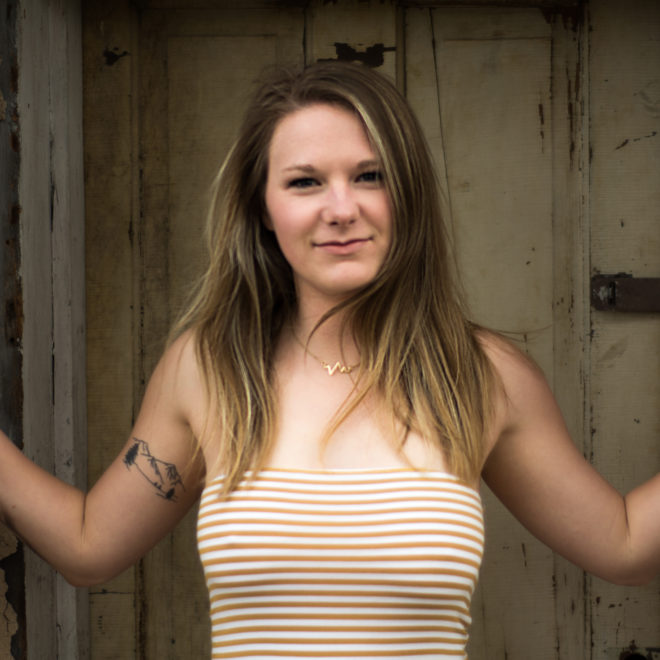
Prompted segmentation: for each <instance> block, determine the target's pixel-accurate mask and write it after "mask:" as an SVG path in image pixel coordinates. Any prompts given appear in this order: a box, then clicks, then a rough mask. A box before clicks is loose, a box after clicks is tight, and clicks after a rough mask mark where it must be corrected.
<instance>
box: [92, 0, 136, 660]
mask: <svg viewBox="0 0 660 660" xmlns="http://www.w3.org/2000/svg"><path fill="white" fill-rule="evenodd" d="M83 10H84V11H83V45H84V100H85V115H84V135H85V205H86V236H85V239H86V241H85V242H86V281H87V374H88V378H87V381H88V388H87V401H88V437H89V483H90V486H91V485H92V484H93V483H94V482H95V481H96V480H97V479H98V478H99V476H100V475H101V474H102V472H103V470H104V469H105V468H106V467H107V466H108V464H109V463H110V462H111V461H112V460H113V459H114V458H115V457H116V455H117V453H118V452H119V451H120V449H121V447H122V446H123V444H124V443H125V442H126V440H127V436H128V434H129V432H130V429H131V426H132V419H133V414H134V405H135V404H134V398H135V397H134V386H133V376H134V369H135V366H134V356H133V351H132V350H131V346H132V333H133V331H134V326H133V317H134V315H133V306H134V303H135V297H134V294H133V276H132V265H133V247H132V242H133V238H134V229H133V226H134V220H135V216H136V213H135V210H134V203H133V196H134V190H136V189H137V186H138V185H139V179H138V170H137V163H136V159H137V148H136V146H135V144H134V142H133V139H132V130H133V125H134V124H133V122H134V119H135V117H136V113H135V112H134V109H133V102H132V98H133V97H132V91H133V88H132V85H133V76H134V75H135V73H134V67H135V66H136V63H135V59H136V55H137V53H136V50H135V43H134V36H133V30H134V25H133V20H134V14H133V12H132V10H131V9H129V3H128V2H113V3H109V4H105V3H84V7H83ZM124 53H126V54H124ZM134 573H135V571H134V570H133V569H131V570H129V571H126V572H125V573H124V574H123V575H122V576H120V577H118V578H116V579H115V580H112V581H111V582H109V583H108V584H105V585H102V586H100V587H95V588H93V589H91V590H90V618H91V622H92V626H91V642H90V655H91V657H92V658H94V660H106V659H107V660H111V659H114V658H132V657H135V653H136V631H137V627H136V617H135V598H136V591H135V575H134Z"/></svg>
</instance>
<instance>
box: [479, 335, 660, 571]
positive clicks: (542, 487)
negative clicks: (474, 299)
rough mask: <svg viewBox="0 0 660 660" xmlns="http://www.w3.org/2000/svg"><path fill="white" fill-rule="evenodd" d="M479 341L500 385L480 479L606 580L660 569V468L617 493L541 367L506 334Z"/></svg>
mask: <svg viewBox="0 0 660 660" xmlns="http://www.w3.org/2000/svg"><path fill="white" fill-rule="evenodd" d="M484 345H485V348H486V351H487V353H488V354H489V356H490V358H491V360H492V362H493V364H494V365H495V368H496V371H497V372H498V373H499V376H500V379H501V382H502V386H503V391H502V395H501V396H500V398H499V404H498V413H497V428H498V431H497V437H496V439H495V441H494V443H493V446H492V448H491V449H490V452H489V454H488V457H487V460H486V463H485V466H484V470H483V477H484V480H485V482H486V483H487V484H488V486H489V487H490V488H491V489H492V490H493V492H494V493H495V495H497V497H498V498H499V499H500V500H501V501H502V502H503V503H504V504H505V506H506V507H507V508H508V509H509V510H510V511H511V512H512V513H513V514H514V515H515V516H516V517H517V518H518V519H519V520H520V521H521V522H522V523H523V524H524V525H525V526H526V527H527V528H528V529H529V530H530V531H531V532H532V533H533V534H534V535H535V536H537V537H538V538H539V539H541V540H542V541H543V542H544V543H546V544H547V545H548V546H549V547H551V548H552V549H553V550H555V551H556V552H558V553H559V554H561V555H563V556H564V557H566V558H567V559H569V560H570V561H572V562H574V563H575V564H577V565H579V566H581V567H582V568H584V569H585V570H587V571H589V572H590V573H593V574H594V575H597V576H598V577H601V578H603V579H606V580H609V581H611V582H616V583H619V584H643V583H645V582H647V581H649V580H650V579H651V578H653V577H654V576H655V575H656V574H658V573H659V572H660V474H657V475H656V476H655V477H653V478H652V479H650V480H649V481H647V482H646V483H644V484H642V485H640V486H638V487H637V488H635V489H634V490H632V491H631V492H630V493H628V494H627V495H625V496H622V495H621V494H620V493H619V492H617V491H616V490H615V489H614V488H613V487H612V486H611V485H610V484H609V483H607V481H605V479H603V477H601V476H600V475H599V474H598V472H596V470H594V468H593V467H592V466H591V465H590V464H589V463H588V462H587V461H586V460H585V459H584V457H583V456H582V454H581V453H580V452H579V451H578V450H577V448H576V447H575V445H574V444H573V442H572V440H571V438H570V437H569V434H568V430H567V428H566V425H565V423H564V420H563V418H562V415H561V412H560V411H559V407H558V405H557V403H556V401H555V399H554V396H553V395H552V392H551V391H550V388H549V386H548V384H547V382H546V380H545V378H544V377H543V374H542V373H541V371H540V369H538V367H536V366H535V365H534V364H532V362H531V361H530V360H528V359H527V358H526V357H525V356H523V355H522V354H521V353H519V352H518V351H517V350H516V349H514V348H512V347H511V346H509V345H508V344H506V343H505V342H504V341H501V340H496V339H494V340H492V341H491V340H487V341H486V342H484ZM622 441H623V439H622Z"/></svg>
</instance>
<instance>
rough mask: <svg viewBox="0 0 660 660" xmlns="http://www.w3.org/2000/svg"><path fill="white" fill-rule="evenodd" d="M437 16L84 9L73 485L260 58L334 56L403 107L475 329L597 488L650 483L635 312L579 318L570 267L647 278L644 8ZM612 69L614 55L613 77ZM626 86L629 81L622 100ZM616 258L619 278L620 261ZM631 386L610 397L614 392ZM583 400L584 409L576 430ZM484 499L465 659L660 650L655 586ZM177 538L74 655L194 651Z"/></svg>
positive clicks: (105, 602)
mask: <svg viewBox="0 0 660 660" xmlns="http://www.w3.org/2000/svg"><path fill="white" fill-rule="evenodd" d="M445 4H447V3H443V2H414V3H413V2H410V3H405V2H398V3H397V2H393V1H392V2H382V1H380V0H371V1H359V0H338V1H336V2H332V3H327V2H323V1H322V0H316V1H314V2H309V3H307V2H244V3H241V4H240V7H239V8H237V7H236V5H237V3H231V2H222V1H221V0H215V1H214V0H205V1H200V2H197V3H195V8H194V9H192V8H187V7H189V5H190V3H186V2H184V1H183V0H180V1H179V2H177V0H167V1H166V0H159V1H157V0H149V1H143V2H141V3H139V5H140V9H137V8H135V6H134V5H132V4H130V3H128V2H116V3H111V4H109V3H108V4H106V3H87V5H86V9H85V12H86V15H85V28H84V38H85V40H84V43H85V100H86V105H85V138H86V172H87V174H86V179H87V182H86V204H87V234H88V236H87V264H88V266H87V285H88V365H89V378H88V381H89V386H88V387H89V420H90V479H92V480H94V479H95V478H97V477H98V475H99V473H100V471H101V470H102V469H103V467H104V466H105V465H107V463H108V462H109V461H110V460H112V458H114V456H115V455H116V452H117V451H118V450H119V448H120V447H121V445H122V444H123V442H124V440H125V438H126V434H127V433H128V432H129V429H130V426H131V421H132V418H133V416H134V414H135V411H136V409H137V406H138V405H139V400H140V396H141V393H142V389H143V386H144V384H145V381H146V379H147V378H148V375H149V372H150V370H151V369H152V367H153V365H154V363H155V361H156V360H157V358H158V356H159V353H160V350H161V348H162V344H163V340H164V338H165V336H166V333H167V329H168V326H169V323H170V322H171V320H172V317H173V314H174V313H175V312H176V309H177V307H178V305H179V304H180V302H181V300H182V299H183V297H184V295H185V291H186V288H187V287H188V286H189V284H190V282H191V281H192V279H193V278H194V277H195V275H196V274H198V273H199V270H200V268H201V264H202V263H203V254H202V252H201V234H202V226H203V218H204V209H205V204H206V199H207V198H206V195H207V190H208V187H209V184H210V182H211V179H212V177H213V175H214V173H215V171H216V169H217V167H218V165H219V163H220V161H221V159H222V156H223V154H224V153H225V151H226V149H227V147H228V145H229V143H230V140H231V138H232V135H233V133H234V130H235V127H236V124H237V121H238V118H239V117H240V113H241V108H242V107H243V99H244V98H245V95H246V92H247V89H248V85H249V81H250V80H251V79H252V78H253V77H254V75H256V74H257V73H258V72H259V71H260V70H261V69H262V68H263V67H265V66H268V65H271V64H283V63H301V62H303V61H314V60H316V59H320V58H336V57H343V58H349V59H356V60H360V61H363V62H365V63H366V64H367V65H370V66H376V67H379V69H380V70H381V71H384V72H385V73H387V74H389V75H391V76H392V77H393V78H395V79H396V80H397V83H398V84H399V86H400V87H401V89H403V90H404V91H405V93H406V94H407V95H408V98H409V99H410V101H411V103H412V105H413V107H414V108H415V109H416V111H417V112H418V115H419V116H420V118H421V120H422V123H423V125H424V128H425V131H426V133H427V136H428V138H429V141H430V142H431V145H432V148H433V150H434V154H435V157H436V160H437V166H438V170H439V172H440V176H441V180H442V181H443V185H444V188H445V192H446V199H447V205H446V206H447V213H448V216H449V217H450V219H451V226H452V228H453V233H454V237H455V241H456V246H457V256H458V260H459V262H460V265H461V268H462V270H463V274H464V281H465V287H466V290H467V292H468V296H469V298H470V302H471V304H472V307H473V309H474V313H475V316H476V317H477V319H478V320H480V321H482V322H484V323H485V324H487V325H490V326H492V327H495V328H497V329H500V330H503V331H510V332H514V333H517V336H518V338H519V340H520V342H521V346H522V347H523V348H524V349H525V350H527V351H529V353H530V354H532V355H533V356H534V358H535V359H536V360H538V362H539V363H540V364H541V366H542V367H543V368H544V370H545V371H546V373H547V375H548V378H549V379H550V381H551V383H552V384H553V387H554V388H555V392H556V394H557V396H558V398H559V400H560V404H561V406H562V409H563V410H564V414H565V415H566V417H567V421H568V423H569V427H570V428H571V430H572V432H573V435H574V438H575V440H576V442H577V443H578V445H580V446H581V447H583V448H584V451H585V453H586V454H587V455H589V456H590V457H591V458H592V459H593V460H594V461H595V462H596V464H597V465H598V466H599V467H600V468H601V469H602V470H603V472H604V473H605V474H606V476H608V477H609V478H613V479H614V480H615V483H616V485H617V486H621V487H622V488H624V487H625V488H628V487H630V486H632V485H633V484H634V483H636V482H638V481H639V480H640V479H641V478H642V477H643V476H646V475H648V474H650V473H652V472H653V471H654V470H657V469H658V457H657V454H658V452H657V431H658V426H659V421H658V412H657V405H656V404H657V398H658V389H657V383H656V384H653V383H652V381H653V379H654V378H655V377H656V376H657V366H658V365H657V359H658V358H657V356H658V354H659V353H660V351H659V350H658V349H659V347H658V334H660V333H658V319H657V316H656V317H653V318H651V317H645V318H643V319H640V318H636V319H632V318H625V319H621V318H617V319H613V318H612V317H609V316H608V317H606V316H603V315H600V316H597V315H593V314H592V313H591V312H590V309H589V300H588V282H589V275H590V261H591V264H592V266H593V267H594V268H600V269H602V270H607V269H609V270H612V269H614V270H615V271H618V270H628V269H630V268H633V269H637V268H639V269H640V272H637V271H636V272H635V274H649V275H655V276H658V275H660V273H658V272H657V270H658V269H660V266H658V262H660V259H658V256H660V255H658V251H659V250H660V248H659V247H658V241H657V226H656V225H654V224H653V223H654V222H656V223H657V211H656V212H655V215H653V213H654V211H653V210H652V209H653V208H655V209H657V208H658V207H660V205H659V204H658V199H657V195H658V192H657V185H655V183H653V181H654V180H655V179H657V177H658V164H657V158H658V156H657V154H658V151H657V150H658V146H657V143H658V142H657V140H656V142H655V143H654V142H653V141H652V140H647V141H646V142H644V141H642V140H640V141H636V142H633V141H634V140H636V139H637V138H638V137H639V138H641V137H643V136H646V135H651V133H653V131H654V130H657V124H658V115H659V113H658V110H657V103H658V97H657V82H656V83H653V81H654V80H656V81H657V65H655V64H651V63H650V62H654V63H655V62H657V61H659V60H660V58H657V57H656V59H655V60H654V59H653V58H650V57H649V56H648V53H649V52H650V51H649V49H652V48H655V51H653V52H655V54H656V56H657V55H658V53H657V50H658V45H657V41H656V42H653V41H652V35H653V34H654V32H653V21H656V23H655V25H656V27H657V24H658V23H657V22H658V20H659V19H658V10H657V5H655V4H653V3H651V2H642V1H641V0H639V1H636V2H634V3H630V4H627V5H626V7H627V9H626V10H625V12H624V11H623V10H622V9H621V7H620V3H617V2H615V1H614V0H597V1H595V2H593V3H591V5H590V6H589V7H587V8H579V9H578V8H577V7H573V8H570V5H571V4H572V3H570V2H563V3H554V4H555V5H557V7H558V9H557V7H555V9H554V10H553V9H552V5H553V3H551V2H542V3H538V4H539V5H543V6H544V7H545V9H543V10H541V9H539V8H535V7H528V8H517V9H511V8H506V7H499V6H497V5H498V4H502V5H509V4H511V3H507V2H503V3H498V2H492V3H484V2H479V3H475V4H478V5H480V6H478V7H462V8H455V7H454V8H452V7H445V6H443V5H445ZM453 4H464V5H468V4H469V3H453ZM489 4H490V5H491V6H488V5H489ZM518 4H520V3H518ZM529 4H530V5H534V4H535V3H533V2H530V3H529ZM407 5H410V6H407ZM412 5H415V6H412ZM484 5H486V6H484ZM632 5H634V6H635V8H636V11H634V12H630V11H629V8H630V6H632ZM567 7H568V8H567ZM624 13H625V17H626V19H627V20H628V21H629V25H630V28H629V30H628V31H627V32H625V34H624V35H623V36H622V37H617V35H616V34H614V33H613V32H614V28H613V26H615V25H616V24H617V22H618V21H619V19H620V18H621V19H622V18H623V16H624ZM589 18H591V20H592V23H591V27H592V29H593V33H592V34H591V35H590V32H589V29H588V24H587V22H586V21H588V19H589ZM637 31H640V35H639V36H643V37H644V39H646V41H644V43H645V46H644V48H640V47H639V39H638V38H637V37H638V35H637ZM617 39H618V41H617ZM589 41H590V43H591V44H592V47H591V49H587V44H588V43H589ZM605 44H607V47H606V46H605ZM588 53H589V55H588ZM613 53H619V57H620V58H621V61H620V62H619V64H618V66H616V67H614V68H615V69H616V71H615V72H614V73H611V72H610V71H609V68H608V67H610V66H614V65H613V64H610V63H609V62H610V60H609V59H608V58H616V57H617V55H615V54H613ZM621 62H623V64H622V63H621ZM631 70H634V71H635V72H636V81H637V82H636V86H635V85H632V83H631V84H630V86H629V87H626V85H627V84H628V82H627V81H628V78H627V73H629V72H630V71H631ZM594 72H596V73H595V75H596V77H594ZM654 76H655V77H654ZM606 79H607V80H608V81H610V82H607V83H605V82H603V81H604V80H606ZM612 81H613V82H612ZM624 81H625V83H626V84H624ZM654 84H655V85H656V87H654V86H653V85H654ZM622 90H628V92H629V95H628V97H626V98H627V99H628V103H629V104H631V105H635V103H636V104H637V105H635V107H636V108H638V115H635V116H634V118H631V119H627V121H629V122H630V123H629V124H627V125H626V130H627V131H628V130H629V131H630V133H628V132H626V134H625V135H623V134H621V127H620V126H618V125H615V116H618V115H617V112H622V111H623V109H622V108H623V106H622V102H621V101H620V99H619V95H620V94H621V93H622ZM635 94H636V95H637V96H635ZM590 99H591V103H590ZM645 99H646V100H645ZM654 103H655V105H654ZM644 104H646V105H644ZM647 106H648V107H649V108H650V109H649V110H646V111H645V110H643V108H646V107H647ZM590 107H591V108H592V110H591V111H590V110H589V108H590ZM603 108H605V110H603ZM620 108H621V109H620ZM639 108H642V109H639ZM627 109H628V108H627V106H626V110H627ZM645 112H646V114H644V113H645ZM603 113H605V114H606V115H607V113H611V116H610V115H608V116H603ZM654 113H655V114H654ZM654 122H655V123H654ZM626 139H627V140H628V142H626V146H625V147H622V148H621V149H619V150H616V147H617V146H618V145H620V144H622V143H623V142H624V141H625V140H626ZM626 149H628V150H627V151H626ZM643 149H646V151H642V150H643ZM590 156H593V162H592V159H591V157H590ZM624 158H627V159H631V160H630V167H631V168H633V169H632V171H634V172H635V177H636V178H635V181H636V183H635V190H637V192H638V193H639V194H643V196H644V200H645V203H644V204H643V205H642V204H636V205H634V207H633V205H632V204H631V203H630V201H631V200H630V199H629V197H626V198H625V202H624V201H622V200H623V199H624V198H622V199H620V200H617V202H616V204H612V200H611V186H612V181H616V182H618V183H620V182H625V181H627V182H628V183H629V182H630V180H631V179H630V176H631V175H629V174H628V173H627V172H626V170H625V167H626V166H628V165H629V163H628V161H627V160H625V161H624ZM654 158H655V160H653V159H654ZM653 168H655V169H653ZM649 171H650V172H651V173H652V174H649ZM653 177H655V179H654V178H653ZM622 188H623V189H625V190H627V187H626V186H622ZM654 204H655V206H653V205H654ZM632 208H634V209H635V216H634V217H630V216H629V213H631V212H632ZM615 209H619V210H615ZM619 221H620V222H621V226H619V225H617V223H618V222H619ZM631 227H632V228H631ZM619 235H620V236H621V237H625V239H626V241H627V243H625V244H622V243H621V241H620V240H619ZM604 246H609V247H608V248H607V251H605V250H604ZM654 250H655V252H654ZM630 252H632V253H634V255H635V259H636V261H634V262H633V261H631V262H630V263H626V262H625V259H626V258H627V255H628V254H629V253H630ZM590 255H591V256H590ZM639 255H643V257H642V256H639ZM606 257H607V258H606ZM654 268H655V269H656V271H655V272H653V269H654ZM633 336H634V337H635V346H633V342H632V339H631V337H633ZM633 355H634V356H637V358H636V359H637V360H638V361H639V362H642V363H643V362H646V364H645V365H643V368H642V367H641V366H640V367H639V369H638V367H637V362H635V363H634V364H635V367H634V368H635V370H638V371H639V372H643V371H644V370H646V371H645V373H647V375H646V376H645V377H644V378H643V379H642V380H644V382H645V385H644V387H646V389H645V390H644V393H643V394H639V396H638V397H637V398H633V395H632V394H626V396H627V397H629V398H627V399H623V400H620V399H617V398H616V397H617V396H618V392H617V390H618V389H619V388H618V387H615V386H614V384H618V381H617V378H618V376H615V375H614V374H615V372H614V371H613V370H612V368H611V367H612V366H614V365H615V363H617V362H618V363H621V362H622V361H623V362H624V363H625V362H626V361H627V360H628V359H631V358H632V356H633ZM651 356H653V357H651ZM652 360H655V364H651V368H650V369H649V363H650V362H652ZM654 367H655V369H654ZM618 368H619V369H621V368H622V369H623V373H626V372H629V371H630V368H628V367H626V366H624V367H620V365H619V366H618ZM616 373H621V372H620V371H617V372H616ZM631 381H632V379H631ZM636 387H637V385H636V384H635V383H632V382H630V383H627V384H626V390H627V391H628V392H636V391H637V390H636ZM641 387H642V386H640V388H641ZM654 388H655V389H654ZM615 400H616V401H617V405H618V406H619V407H618V408H616V407H614V408H613V405H612V404H613V402H614V401H615ZM619 401H620V402H621V403H620V404H619V403H618V402H619ZM654 401H655V402H656V404H654V403H653V402H654ZM592 403H593V404H594V405H596V406H600V407H601V410H602V412H597V411H595V412H594V413H593V415H592V413H591V412H590V411H591V406H592ZM633 410H634V411H636V412H635V413H634V416H633V417H631V415H632V411H633ZM615 411H618V413H615ZM631 419H633V420H639V422H637V421H632V422H631V421H630V420H631ZM633 424H634V426H632V425H633ZM592 428H593V429H595V431H593V432H592ZM615 429H616V430H617V431H618V432H619V431H620V433H621V434H623V433H624V432H625V433H627V434H628V435H630V432H631V431H633V432H634V439H635V449H634V454H635V455H632V454H633V452H632V451H631V455H630V457H629V458H628V457H626V458H625V460H624V461H622V462H621V464H617V465H616V466H615V465H614V464H613V462H612V461H613V459H612V457H615V456H617V455H618V454H617V452H620V451H621V447H622V446H623V444H622V440H621V438H622V437H623V435H621V436H619V435H614V434H613V431H614V430H615ZM626 446H627V445H626ZM624 465H625V467H624ZM484 499H485V502H486V509H487V530H488V532H487V551H486V559H485V563H484V569H483V571H482V578H481V585H480V587H479V591H478V593H477V595H476V597H475V603H474V607H473V616H474V627H473V638H472V642H471V647H470V653H471V656H470V657H471V658H472V660H497V659H500V658H509V659H512V660H523V659H524V660H527V659H529V658H534V659H535V660H546V659H547V660H550V659H562V660H581V659H582V658H585V659H587V658H589V659H590V660H591V659H593V660H601V659H603V660H610V659H612V660H614V659H615V658H618V657H619V655H620V653H621V652H622V651H623V650H624V648H625V647H627V646H629V645H630V643H631V640H633V639H634V640H636V643H637V644H639V646H640V647H641V646H644V647H649V648H650V647H652V646H656V647H660V631H659V630H658V627H659V626H658V621H660V598H659V596H658V588H657V583H655V585H653V586H651V587H649V588H645V589H634V590H633V589H630V590H629V589H623V588H619V587H609V586H607V587H606V586H605V585H603V584H602V583H601V582H598V581H594V580H590V579H588V578H586V577H585V576H583V574H582V572H581V571H579V570H578V569H576V568H574V567H572V566H570V565H568V563H567V562H565V561H563V560H562V559H560V558H557V557H555V556H553V554H552V553H551V552H550V551H549V550H548V549H547V548H545V547H544V546H542V545H541V544H540V543H538V542H537V541H535V540H534V539H533V538H531V537H530V536H529V534H527V533H526V532H525V531H524V530H523V529H521V527H520V525H518V523H517V522H515V521H514V520H512V519H511V516H510V515H509V514H508V513H507V512H506V511H504V510H503V509H502V507H500V505H499V504H498V503H497V502H496V501H493V498H491V497H490V496H489V494H488V492H487V491H485V492H484ZM193 528H194V512H193V513H191V515H190V516H189V518H188V519H187V520H186V521H185V522H184V523H183V524H182V526H181V527H180V529H179V530H177V532H176V533H175V534H173V535H172V536H171V537H170V538H168V539H167V540H165V541H164V542H163V543H162V544H160V545H159V547H158V548H156V549H155V550H154V551H153V552H152V553H151V554H150V555H149V556H148V557H147V558H146V559H145V560H144V561H143V562H141V563H140V565H139V566H138V567H137V568H136V569H135V570H134V571H129V572H127V573H126V574H125V575H123V576H121V577H119V578H117V579H116V580H115V581H113V582H112V583H111V584H109V585H106V586H105V587H104V588H101V589H95V590H93V591H92V594H91V607H92V624H93V625H92V658H94V660H100V659H104V658H108V659H110V658H118V657H121V658H132V657H135V658H149V659H151V658H154V659H155V658H159V659H160V658H193V657H194V658H198V657H199V658H203V657H207V655H208V624H207V613H206V608H207V605H206V599H207V596H206V592H205V589H204V586H203V583H202V580H201V570H200V568H199V565H198V561H197V556H196V549H195V543H194V532H193ZM645 653H647V652H646V651H645ZM649 653H650V651H649Z"/></svg>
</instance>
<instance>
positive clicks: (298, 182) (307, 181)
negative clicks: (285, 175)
mask: <svg viewBox="0 0 660 660" xmlns="http://www.w3.org/2000/svg"><path fill="white" fill-rule="evenodd" d="M316 185H318V181H317V180H316V179H313V178H312V177H311V176H304V177H298V178H297V179H292V180H291V181H289V183H288V184H287V188H311V187H312V186H316Z"/></svg>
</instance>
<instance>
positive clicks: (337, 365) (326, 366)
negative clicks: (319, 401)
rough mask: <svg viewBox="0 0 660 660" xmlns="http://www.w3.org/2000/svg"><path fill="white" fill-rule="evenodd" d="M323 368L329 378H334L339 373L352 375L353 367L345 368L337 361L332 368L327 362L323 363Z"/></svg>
mask: <svg viewBox="0 0 660 660" xmlns="http://www.w3.org/2000/svg"><path fill="white" fill-rule="evenodd" d="M323 368H324V369H325V370H326V371H327V372H328V376H332V375H333V374H334V373H336V372H337V371H339V373H340V374H350V373H351V371H353V367H345V366H344V365H343V364H342V363H341V362H339V361H337V362H335V363H334V365H332V366H330V365H329V364H328V363H327V362H324V363H323Z"/></svg>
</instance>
